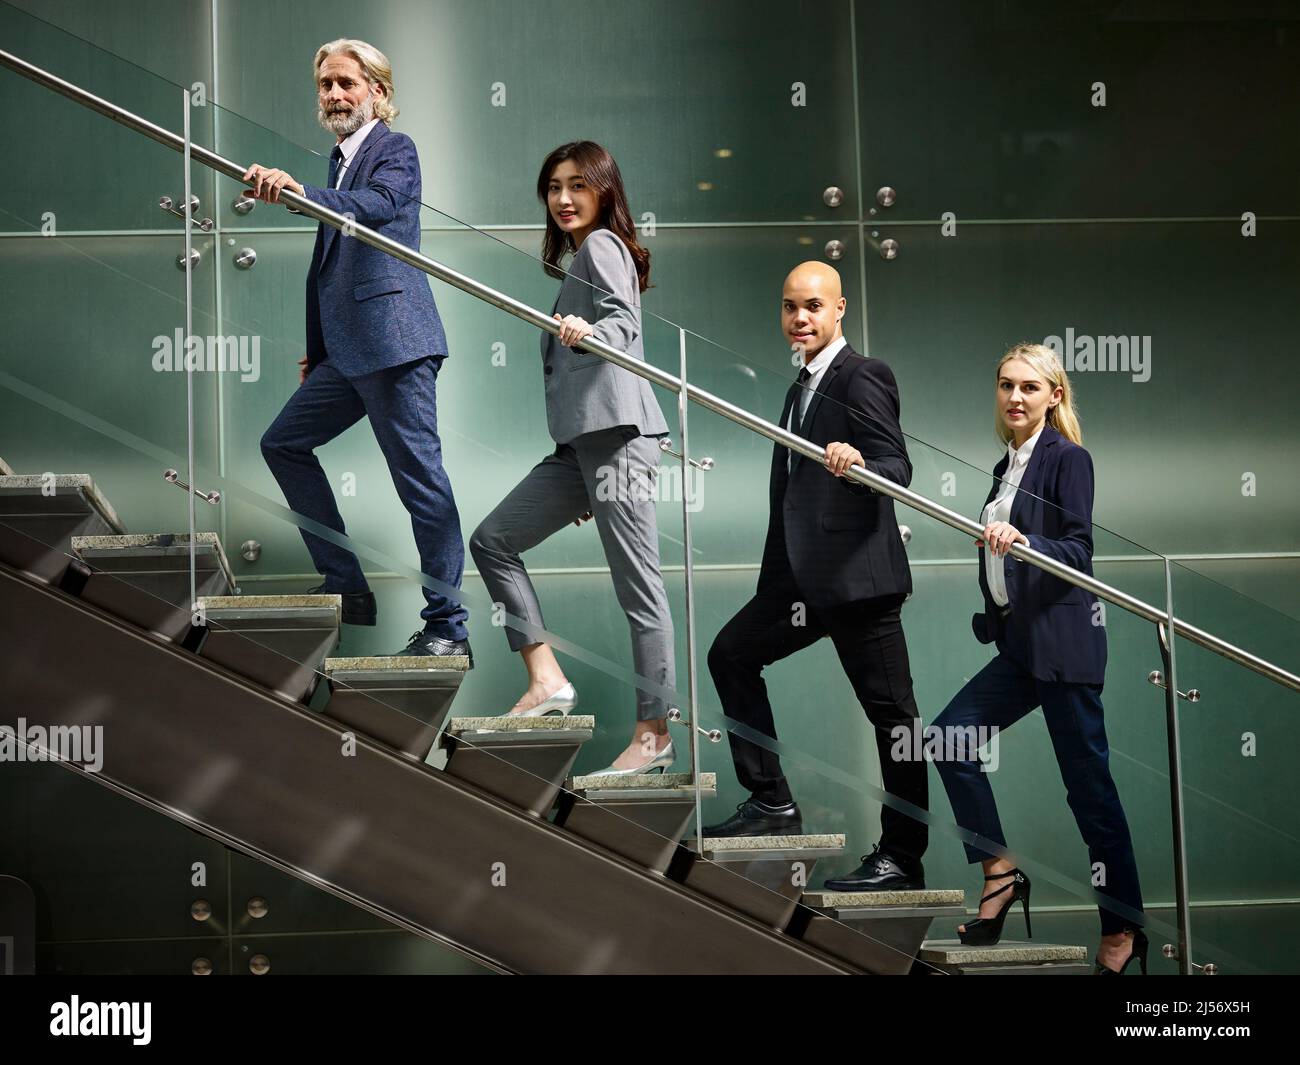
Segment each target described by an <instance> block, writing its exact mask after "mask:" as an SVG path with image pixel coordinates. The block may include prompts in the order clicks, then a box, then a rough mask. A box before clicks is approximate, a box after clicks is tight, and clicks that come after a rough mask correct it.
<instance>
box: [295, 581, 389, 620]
mask: <svg viewBox="0 0 1300 1065" xmlns="http://www.w3.org/2000/svg"><path fill="white" fill-rule="evenodd" d="M307 594H308V595H337V596H339V597H340V598H341V599H342V600H343V624H345V625H373V624H374V623H375V616H376V614H377V613H378V607H377V606H376V605H375V593H374V592H327V591H325V585H323V584H318V585H316V587H315V588H308V589H307Z"/></svg>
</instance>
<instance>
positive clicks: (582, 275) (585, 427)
mask: <svg viewBox="0 0 1300 1065" xmlns="http://www.w3.org/2000/svg"><path fill="white" fill-rule="evenodd" d="M551 313H552V314H559V315H560V316H561V317H563V316H564V315H567V314H576V315H578V316H579V317H581V318H584V319H586V321H587V322H589V323H590V325H591V327H592V329H593V331H594V334H595V336H596V338H597V339H598V340H603V341H604V342H605V343H606V344H608V345H609V346H610V347H612V348H617V349H618V350H619V351H625V352H627V353H628V354H629V355H631V356H633V357H634V358H637V359H641V360H643V361H644V359H645V353H644V351H643V350H642V347H641V292H640V288H639V287H638V285H637V274H636V264H635V263H633V261H632V254H631V253H630V252H629V251H628V250H627V246H626V245H625V244H624V243H623V242H622V241H621V240H620V239H619V238H618V237H617V236H615V235H614V234H613V233H612V232H611V231H610V230H608V229H596V230H593V231H592V232H591V233H590V234H589V235H588V236H587V239H586V240H584V241H583V242H582V247H580V248H579V249H578V254H577V255H575V256H574V257H573V262H572V264H571V265H570V266H569V276H567V277H565V279H564V283H563V284H562V285H561V286H560V294H559V295H558V296H556V298H555V306H554V307H552V308H551ZM542 366H543V372H544V376H543V380H544V381H545V383H546V424H547V428H549V429H550V431H551V437H552V439H554V441H555V442H556V443H557V444H568V443H571V442H572V441H573V439H574V438H575V437H579V436H582V435H583V434H584V433H592V432H596V431H597V430H600V429H612V428H614V427H615V426H618V425H632V426H635V427H636V428H637V430H638V432H640V433H641V435H642V436H655V435H659V434H662V433H667V432H668V423H667V422H665V421H664V416H663V412H662V411H660V409H659V403H658V401H657V400H656V399H655V396H654V390H653V387H652V386H651V384H650V382H649V381H647V380H646V379H645V378H644V377H638V376H637V375H636V374H634V373H632V372H631V371H630V370H624V369H623V368H622V367H620V366H615V365H614V364H613V363H612V362H606V361H605V360H604V359H602V358H601V357H600V356H599V355H590V354H587V353H585V352H582V350H581V345H579V349H578V350H577V351H575V350H574V349H573V348H566V347H564V346H563V345H562V344H561V343H560V338H559V337H557V336H554V335H553V334H551V333H545V332H544V333H542Z"/></svg>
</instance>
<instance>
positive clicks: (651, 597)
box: [469, 426, 677, 721]
mask: <svg viewBox="0 0 1300 1065" xmlns="http://www.w3.org/2000/svg"><path fill="white" fill-rule="evenodd" d="M660 455H661V452H660V450H659V446H658V443H657V442H656V441H655V439H654V438H653V437H648V436H640V435H639V434H638V433H637V431H636V429H634V428H632V427H628V426H620V427H617V428H614V429H603V430H601V431H599V432H594V433H585V434H584V435H582V436H580V437H578V438H577V439H576V440H574V441H573V442H572V443H569V444H561V445H559V446H558V447H557V448H556V449H555V452H554V454H551V455H547V456H546V458H544V459H542V461H541V462H539V463H538V464H537V465H536V466H534V467H533V468H532V470H530V471H529V473H528V475H527V476H526V477H525V478H524V479H523V480H522V481H520V482H519V483H518V484H517V485H515V487H514V488H513V489H512V490H511V491H510V494H509V495H507V496H506V497H505V499H503V500H501V502H500V503H499V504H497V507H496V509H495V510H493V511H492V513H491V514H489V515H488V516H487V517H486V518H484V519H483V521H482V522H481V523H480V524H479V527H478V528H477V529H475V530H474V534H473V536H471V537H470V542H469V549H470V553H471V554H472V555H473V556H474V562H475V565H477V567H478V571H479V574H480V575H481V576H482V578H483V581H484V583H485V584H486V585H487V589H488V593H489V594H490V595H491V596H492V601H493V602H494V603H501V604H502V605H503V606H504V607H505V609H506V612H507V613H509V614H511V615H512V616H514V617H517V618H520V619H521V620H523V621H526V622H528V623H529V624H531V625H536V626H538V627H539V628H540V627H544V625H545V623H544V622H543V620H542V607H541V604H540V603H539V602H538V601H537V592H536V590H535V589H534V588H533V582H532V581H531V580H530V579H529V577H528V571H527V570H526V569H525V568H524V563H523V560H522V559H521V558H520V557H519V556H520V554H521V553H522V552H524V551H527V550H528V549H529V548H532V547H536V546H537V545H538V544H540V543H541V542H542V541H543V540H545V539H547V538H548V537H549V536H551V534H552V533H556V532H559V530H561V529H563V528H564V527H565V526H566V525H569V524H571V523H572V522H573V521H575V520H577V518H579V517H580V516H581V515H583V514H584V513H586V512H588V511H590V512H591V514H592V516H593V518H594V519H595V522H596V529H597V531H598V532H599V533H600V543H601V546H602V547H603V548H604V549H605V560H606V561H607V562H608V563H609V571H610V576H611V577H612V578H613V580H614V594H615V595H616V596H617V597H618V602H619V605H620V606H621V607H622V608H623V612H624V613H625V614H626V615H627V623H628V627H629V628H630V629H631V630H632V661H633V664H634V667H635V669H636V672H637V673H638V674H639V675H640V676H642V677H645V678H647V679H648V680H651V681H653V682H655V683H656V684H660V685H663V686H664V687H669V688H671V687H675V686H676V683H677V680H676V677H677V674H676V669H675V668H674V661H673V622H672V617H671V615H670V614H669V612H668V595H667V593H666V592H665V591H664V582H663V577H662V576H661V575H660V573H659V530H658V526H657V524H656V522H655V503H654V487H655V481H656V478H657V476H658V472H659V457H660ZM506 635H507V637H508V638H509V640H510V649H511V650H512V651H518V650H520V649H521V648H523V647H525V646H527V645H528V644H531V643H537V642H539V641H538V640H537V638H536V637H534V636H528V635H526V634H525V633H522V632H520V631H519V630H518V629H515V628H511V627H509V626H507V628H506ZM636 702H637V712H636V716H637V720H638V721H649V720H653V719H656V718H663V717H667V715H668V704H667V702H665V700H664V699H663V698H662V697H661V696H659V695H657V694H654V693H651V692H646V691H642V690H641V689H640V688H638V689H637V700H636Z"/></svg>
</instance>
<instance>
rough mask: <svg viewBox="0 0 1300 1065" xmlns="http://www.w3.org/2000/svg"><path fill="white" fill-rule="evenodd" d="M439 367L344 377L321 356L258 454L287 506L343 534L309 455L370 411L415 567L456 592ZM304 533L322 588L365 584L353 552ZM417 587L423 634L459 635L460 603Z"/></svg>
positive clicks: (455, 539)
mask: <svg viewBox="0 0 1300 1065" xmlns="http://www.w3.org/2000/svg"><path fill="white" fill-rule="evenodd" d="M441 366H442V357H440V356H429V357H426V358H422V359H416V360H414V361H412V362H406V363H402V364H400V365H398V366H390V367H388V368H387V369H384V370H379V371H376V372H375V373H369V374H363V375H361V376H359V377H345V376H344V375H343V374H342V373H340V372H339V370H338V369H337V367H335V366H334V365H333V363H332V360H330V359H328V358H327V359H326V360H325V361H324V362H321V363H318V364H317V365H316V367H315V368H314V369H313V370H312V372H311V373H310V374H308V375H307V380H306V382H305V383H304V384H303V385H301V386H300V387H299V388H298V390H297V391H296V392H295V393H294V394H293V396H292V397H291V398H290V399H289V402H288V403H286V404H285V405H284V409H283V410H281V411H280V414H279V416H278V417H277V418H276V419H275V421H274V422H272V423H271V427H270V428H269V429H267V431H266V432H265V434H263V436H262V455H263V457H264V458H265V459H266V464H267V466H269V467H270V469H271V473H272V474H274V476H275V479H276V481H277V482H279V485H280V489H281V491H283V492H284V498H285V501H286V502H287V503H288V504H289V508H290V509H291V510H293V511H294V512H296V513H297V514H300V515H302V516H303V517H304V518H310V519H311V520H313V521H317V522H320V524H322V525H324V526H326V527H328V528H330V529H333V530H335V531H336V532H339V533H343V532H345V530H344V527H343V517H342V515H340V514H339V510H338V505H337V504H336V502H335V500H334V493H333V491H332V490H331V488H330V484H329V480H328V479H327V478H326V476H325V471H324V470H323V469H322V468H321V464H320V461H319V460H318V459H317V458H316V455H315V454H314V451H315V449H316V448H318V447H320V446H321V445H323V444H325V443H328V442H329V441H330V440H333V439H334V438H335V437H336V436H339V435H340V434H341V433H343V432H344V431H345V430H346V429H348V428H350V427H351V426H353V425H355V424H356V423H357V422H358V421H360V420H361V419H362V418H363V417H368V418H369V419H370V427H371V429H372V430H374V434H375V439H376V440H377V441H378V442H379V448H380V450H381V451H382V452H383V455H384V459H385V460H386V461H387V463H388V469H389V472H390V473H391V474H392V476H393V484H394V486H395V487H396V488H397V495H398V498H399V499H401V501H402V505H403V506H404V507H406V509H407V511H408V512H409V513H410V515H411V529H412V531H413V532H414V533H415V546H416V550H417V551H418V552H419V556H420V569H421V571H422V572H423V573H425V574H427V575H428V576H430V577H432V578H433V579H434V580H435V581H437V582H439V583H440V584H441V585H443V588H444V589H448V590H449V589H459V588H460V583H461V577H462V576H463V574H464V569H465V543H464V540H463V539H462V538H461V531H460V515H459V514H458V513H457V511H456V500H455V499H454V498H453V497H452V493H451V481H450V480H449V479H448V477H447V472H446V470H444V469H443V467H442V443H441V441H440V440H439V439H438V412H437V406H436V400H437V381H438V370H439V368H440V367H441ZM301 531H302V538H303V541H304V542H305V543H306V545H307V550H308V551H309V552H310V553H311V557H312V561H313V562H314V563H315V565H316V569H317V570H318V571H319V572H320V573H321V574H322V575H323V576H324V577H325V589H324V590H325V591H326V592H363V591H366V590H367V588H368V585H367V583H366V578H365V575H364V574H363V573H362V572H361V563H360V562H359V561H358V559H357V556H356V555H355V554H353V553H352V552H351V551H349V550H348V549H347V548H345V547H340V546H338V545H337V544H332V543H329V542H328V541H326V540H323V539H321V538H320V537H319V536H316V535H314V534H312V533H309V532H307V531H306V530H305V529H304V530H301ZM423 591H424V598H425V607H424V609H423V610H422V611H421V612H420V616H421V617H422V618H423V619H424V622H425V631H427V632H430V633H432V634H433V635H435V636H440V637H442V638H443V639H447V640H463V639H465V638H466V635H467V632H466V627H465V622H466V618H467V613H466V610H465V608H464V607H463V606H462V605H461V604H460V603H459V602H458V601H456V600H455V599H453V598H450V597H449V596H448V595H446V594H444V591H442V590H435V589H433V588H429V587H427V586H425V587H424V588H423Z"/></svg>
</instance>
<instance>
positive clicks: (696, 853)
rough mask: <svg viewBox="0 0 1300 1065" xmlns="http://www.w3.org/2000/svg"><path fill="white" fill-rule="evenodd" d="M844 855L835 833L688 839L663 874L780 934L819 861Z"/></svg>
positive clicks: (839, 840) (838, 837) (810, 880)
mask: <svg viewBox="0 0 1300 1065" xmlns="http://www.w3.org/2000/svg"><path fill="white" fill-rule="evenodd" d="M843 852H844V836H843V835H842V834H840V833H822V834H804V835H790V836H727V837H706V838H705V839H704V840H703V844H702V846H701V841H699V840H697V839H694V838H692V839H690V840H687V841H686V844H685V845H684V846H683V847H682V848H681V849H680V850H679V852H678V855H677V856H676V858H675V859H674V862H673V864H672V866H670V868H669V871H668V875H669V876H671V877H673V878H674V879H677V880H680V881H681V882H682V883H683V884H685V885H686V886H687V887H690V888H694V889H695V890H696V891H699V892H700V893H701V894H704V895H708V896H709V897H710V898H713V899H717V900H718V901H719V902H724V903H726V904H727V905H729V906H734V907H735V908H736V909H738V910H741V911H742V912H744V913H747V914H749V915H750V916H751V917H754V918H756V919H757V920H760V921H762V922H763V923H764V924H767V925H770V926H771V927H772V928H775V929H777V930H778V931H784V930H785V928H786V926H787V925H788V924H789V922H790V919H791V917H792V916H794V912H795V909H796V907H797V906H798V904H799V900H800V899H801V898H802V897H803V893H804V890H805V889H806V888H807V887H808V885H809V884H810V883H811V882H812V878H813V870H814V869H815V868H816V865H817V862H818V860H819V859H821V858H833V857H838V856H839V855H840V854H842V853H843Z"/></svg>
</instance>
